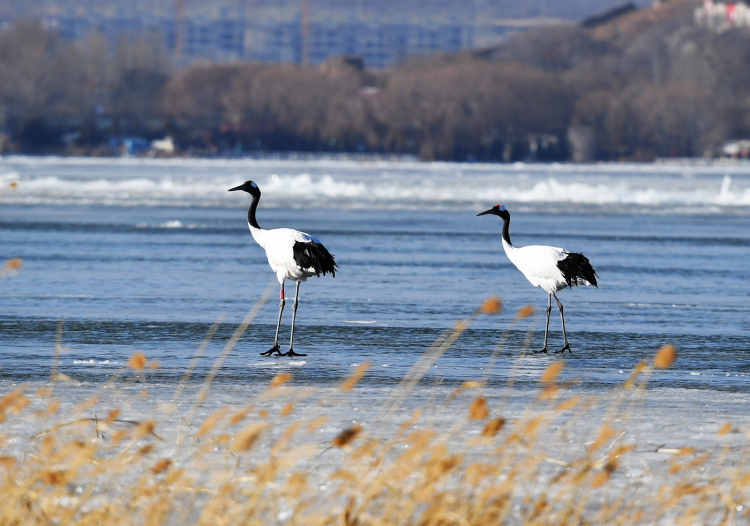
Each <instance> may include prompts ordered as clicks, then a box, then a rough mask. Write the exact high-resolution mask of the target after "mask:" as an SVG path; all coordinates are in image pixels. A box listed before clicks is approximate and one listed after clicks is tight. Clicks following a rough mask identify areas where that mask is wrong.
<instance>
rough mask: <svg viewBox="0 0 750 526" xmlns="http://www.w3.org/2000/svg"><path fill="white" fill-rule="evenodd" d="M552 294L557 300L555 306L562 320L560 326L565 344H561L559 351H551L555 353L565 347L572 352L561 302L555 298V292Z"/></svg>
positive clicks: (562, 350)
mask: <svg viewBox="0 0 750 526" xmlns="http://www.w3.org/2000/svg"><path fill="white" fill-rule="evenodd" d="M552 295H553V296H555V301H556V302H557V308H558V309H560V319H561V320H562V326H563V338H565V345H563V348H562V349H560V350H559V351H553V352H556V353H561V352H565V350H566V349H567V350H568V352H569V353H571V354H572V353H573V351H571V350H570V344H569V343H568V335H567V334H566V333H565V316H563V306H562V303H560V300H559V299H557V295H556V294H555V293H552Z"/></svg>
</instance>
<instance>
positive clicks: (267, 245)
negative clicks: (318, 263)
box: [247, 222, 320, 285]
mask: <svg viewBox="0 0 750 526" xmlns="http://www.w3.org/2000/svg"><path fill="white" fill-rule="evenodd" d="M247 226H248V227H249V228H250V233H251V234H252V235H253V239H255V242H256V243H258V244H259V245H260V246H261V248H263V249H264V250H265V251H266V257H267V258H268V264H269V265H270V266H271V270H273V272H274V274H276V278H277V279H278V280H279V283H280V284H282V285H283V284H284V280H285V279H288V280H291V281H296V282H297V283H301V282H303V281H307V278H309V277H310V276H314V275H315V269H313V268H309V269H303V268H300V267H299V265H297V262H296V261H295V260H294V251H293V249H294V244H295V243H319V244H320V241H318V240H317V239H316V238H314V237H313V236H311V235H310V234H306V233H304V232H300V231H299V230H292V229H291V228H273V229H271V230H264V229H262V228H255V227H253V226H252V225H251V224H250V223H249V222H248V225H247Z"/></svg>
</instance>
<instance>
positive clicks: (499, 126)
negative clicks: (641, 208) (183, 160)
mask: <svg viewBox="0 0 750 526" xmlns="http://www.w3.org/2000/svg"><path fill="white" fill-rule="evenodd" d="M695 5H696V4H695V2H693V1H689V0H672V1H670V2H666V3H663V4H662V5H661V6H660V7H654V8H648V9H644V10H640V11H634V12H631V13H629V14H627V15H624V16H622V17H620V18H616V19H615V20H613V21H610V22H608V23H606V24H602V25H598V26H595V27H592V28H584V27H573V26H569V27H567V26H566V27H559V28H545V29H542V30H537V31H530V32H527V33H525V34H522V35H519V36H517V37H516V38H514V39H512V40H511V41H509V42H508V43H507V44H505V45H503V46H500V47H498V48H496V49H490V50H482V51H476V52H470V53H461V54H456V55H446V56H432V57H429V58H424V59H419V58H413V59H410V60H408V61H406V62H404V63H403V64H402V65H401V66H399V67H397V68H394V69H392V70H383V71H368V70H362V69H361V68H360V67H357V66H356V64H355V63H354V62H352V61H349V62H347V61H343V60H332V61H329V63H327V64H324V65H323V66H322V67H319V68H303V67H299V66H295V65H290V64H252V63H234V64H224V65H211V64H197V65H194V66H191V67H189V68H186V69H184V70H180V71H177V72H172V71H170V69H169V67H168V65H167V61H166V60H165V59H164V57H163V56H162V55H161V54H160V52H159V50H158V48H156V47H155V46H153V45H151V44H150V43H149V42H148V41H145V40H134V41H127V42H126V41H123V42H122V43H121V45H120V46H119V47H118V48H117V49H116V50H114V51H111V50H108V49H107V48H106V45H105V44H104V42H103V40H102V39H101V37H99V36H97V35H92V36H90V37H89V38H88V39H87V40H85V41H83V42H80V43H76V44H68V43H64V42H61V41H60V40H59V39H58V38H56V37H55V36H54V35H52V34H50V33H48V32H46V31H44V30H43V29H42V28H41V27H40V26H38V25H35V24H32V23H29V22H19V23H16V24H14V25H13V26H11V27H10V29H8V30H6V31H5V32H4V33H2V34H0V109H3V110H4V111H3V112H0V113H2V118H0V124H2V125H3V127H4V129H5V130H6V133H9V135H10V137H11V138H12V139H13V143H14V144H15V145H16V148H20V149H21V150H22V151H26V152H45V151H58V152H59V151H64V145H63V143H62V142H61V137H62V136H63V135H64V134H66V133H68V134H69V135H68V136H67V139H66V140H67V148H68V151H71V152H74V153H75V152H84V153H85V152H87V151H92V150H96V149H97V148H99V147H100V146H101V145H102V144H103V143H105V142H106V139H107V138H110V137H114V136H123V135H142V136H145V137H147V138H157V137H162V136H164V135H166V134H170V135H172V136H173V137H174V138H175V141H176V143H177V145H178V147H179V148H180V149H182V150H192V151H193V152H195V153H203V154H208V153H222V152H230V151H234V152H248V151H283V150H302V151H317V152H322V151H334V152H338V151H368V152H383V153H409V154H415V155H418V156H419V157H420V158H422V159H446V160H467V159H469V160H472V159H474V160H493V161H497V160H500V161H511V160H519V159H527V158H529V159H537V160H553V159H557V160H563V159H574V160H584V161H585V160H594V159H603V160H619V159H631V160H649V159H652V158H654V157H656V156H701V155H704V154H710V153H713V152H716V150H717V148H718V147H719V146H720V145H721V143H722V142H723V141H725V140H728V139H734V138H742V137H748V136H750V68H747V64H748V63H750V32H747V31H744V30H732V31H727V32H725V33H723V34H718V35H717V34H713V33H711V32H709V31H708V30H706V29H704V28H701V27H696V26H695V25H694V23H693V21H692V11H693V9H694V7H695Z"/></svg>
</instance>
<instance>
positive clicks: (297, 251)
mask: <svg viewBox="0 0 750 526" xmlns="http://www.w3.org/2000/svg"><path fill="white" fill-rule="evenodd" d="M292 252H293V253H294V262H295V263H297V265H298V266H299V267H300V268H303V269H312V271H313V272H315V275H316V276H318V277H320V275H321V274H323V275H324V276H325V275H326V274H328V273H329V272H330V273H331V275H332V276H333V277H334V278H335V277H336V269H337V268H339V267H338V265H337V264H336V261H335V260H334V259H333V255H332V254H331V253H330V252H328V249H326V247H324V246H323V245H321V244H320V243H314V242H310V243H300V242H299V241H295V243H294V247H292Z"/></svg>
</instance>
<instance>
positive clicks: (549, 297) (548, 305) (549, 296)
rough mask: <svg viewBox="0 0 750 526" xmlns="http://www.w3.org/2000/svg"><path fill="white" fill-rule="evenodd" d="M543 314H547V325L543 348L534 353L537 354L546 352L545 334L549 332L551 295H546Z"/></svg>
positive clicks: (545, 335) (545, 337)
mask: <svg viewBox="0 0 750 526" xmlns="http://www.w3.org/2000/svg"><path fill="white" fill-rule="evenodd" d="M545 312H546V313H547V324H546V325H545V326H544V347H542V348H541V349H539V350H538V351H534V352H537V353H540V352H543V353H546V352H547V333H548V332H549V313H550V312H552V294H548V295H547V308H546V309H545Z"/></svg>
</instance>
